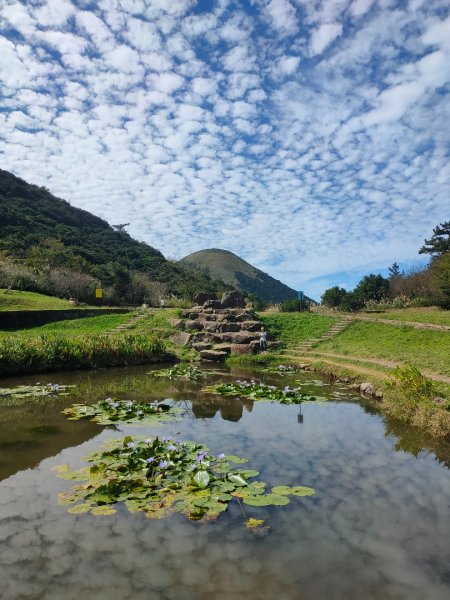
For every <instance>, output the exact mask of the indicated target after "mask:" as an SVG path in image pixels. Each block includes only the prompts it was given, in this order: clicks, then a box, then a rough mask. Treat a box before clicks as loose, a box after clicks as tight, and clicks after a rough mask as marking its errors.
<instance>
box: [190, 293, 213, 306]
mask: <svg viewBox="0 0 450 600" xmlns="http://www.w3.org/2000/svg"><path fill="white" fill-rule="evenodd" d="M208 300H217V297H216V295H215V294H208V293H206V292H200V293H199V294H197V295H196V296H195V297H194V302H195V304H200V305H201V304H204V303H205V302H207V301H208Z"/></svg>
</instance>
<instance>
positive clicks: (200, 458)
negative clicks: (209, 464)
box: [195, 452, 206, 462]
mask: <svg viewBox="0 0 450 600" xmlns="http://www.w3.org/2000/svg"><path fill="white" fill-rule="evenodd" d="M205 456H206V452H199V453H198V454H197V458H196V459H195V460H196V461H197V462H202V460H203V459H204V458H205Z"/></svg>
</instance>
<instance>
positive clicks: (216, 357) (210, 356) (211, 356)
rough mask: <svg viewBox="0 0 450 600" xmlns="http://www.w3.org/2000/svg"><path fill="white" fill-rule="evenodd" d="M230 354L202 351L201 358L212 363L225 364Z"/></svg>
mask: <svg viewBox="0 0 450 600" xmlns="http://www.w3.org/2000/svg"><path fill="white" fill-rule="evenodd" d="M227 356H228V354H227V353H226V352H223V351H222V350H201V351H200V358H201V359H202V360H210V361H212V362H223V361H224V360H225V359H226V357H227Z"/></svg>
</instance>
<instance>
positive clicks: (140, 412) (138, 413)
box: [136, 410, 144, 416]
mask: <svg viewBox="0 0 450 600" xmlns="http://www.w3.org/2000/svg"><path fill="white" fill-rule="evenodd" d="M136 414H137V415H139V416H140V415H143V414H144V413H143V412H142V410H138V411H136Z"/></svg>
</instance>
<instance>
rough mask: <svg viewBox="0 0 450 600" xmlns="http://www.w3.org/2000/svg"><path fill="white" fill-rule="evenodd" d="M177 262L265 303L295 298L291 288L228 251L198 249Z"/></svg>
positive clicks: (294, 292)
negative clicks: (256, 297)
mask: <svg viewBox="0 0 450 600" xmlns="http://www.w3.org/2000/svg"><path fill="white" fill-rule="evenodd" d="M180 262H181V263H182V264H187V265H190V266H192V267H194V268H196V269H198V270H199V271H201V272H203V273H205V274H207V275H209V276H210V277H212V278H213V279H220V280H222V281H224V282H225V283H228V284H230V285H232V286H234V287H236V288H238V289H240V290H242V291H244V292H247V293H248V294H254V295H255V296H258V297H259V298H261V300H265V301H266V302H283V301H285V300H291V299H292V298H297V292H296V291H295V290H293V289H292V288H290V287H288V286H287V285H285V284H284V283H281V281H278V279H274V278H273V277H271V276H270V275H267V273H264V272H263V271H260V270H259V269H257V268H256V267H253V266H252V265H251V264H249V263H248V262H246V261H245V260H243V259H242V258H239V256H236V254H233V252H229V251H228V250H219V249H217V248H211V249H210V250H200V251H199V252H194V253H193V254H189V256H185V257H184V258H183V259H181V261H180Z"/></svg>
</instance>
